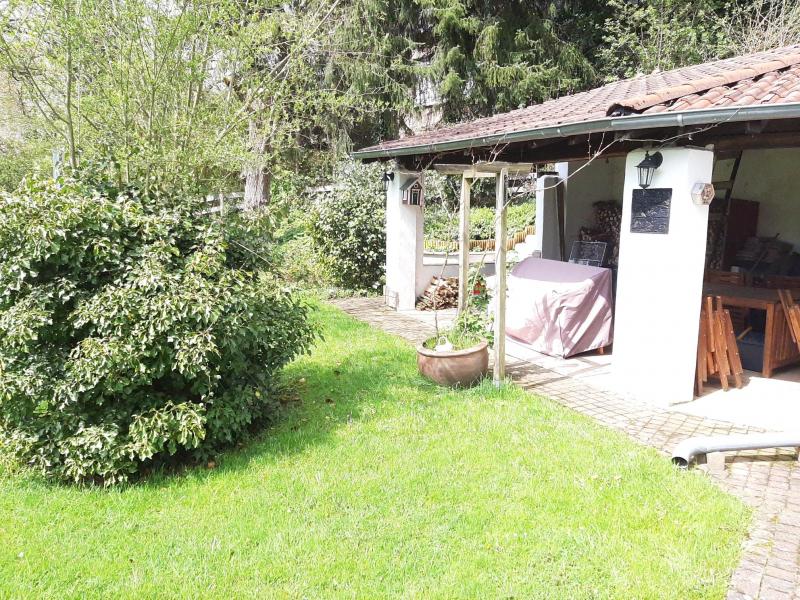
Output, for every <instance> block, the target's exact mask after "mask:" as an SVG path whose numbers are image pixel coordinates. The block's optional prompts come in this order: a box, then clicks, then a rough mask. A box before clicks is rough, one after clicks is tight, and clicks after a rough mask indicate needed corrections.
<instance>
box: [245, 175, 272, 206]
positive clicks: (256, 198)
mask: <svg viewBox="0 0 800 600" xmlns="http://www.w3.org/2000/svg"><path fill="white" fill-rule="evenodd" d="M271 183H272V174H271V173H268V172H267V171H266V170H265V169H264V167H262V166H258V165H254V166H250V167H247V169H246V171H245V184H244V210H257V209H259V208H262V207H264V206H267V205H268V204H269V199H270V184H271Z"/></svg>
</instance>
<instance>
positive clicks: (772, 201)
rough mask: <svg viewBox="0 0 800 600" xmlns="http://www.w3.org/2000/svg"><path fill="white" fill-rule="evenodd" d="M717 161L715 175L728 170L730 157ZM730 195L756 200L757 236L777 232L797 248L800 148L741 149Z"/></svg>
mask: <svg viewBox="0 0 800 600" xmlns="http://www.w3.org/2000/svg"><path fill="white" fill-rule="evenodd" d="M720 162H721V163H723V164H720V167H722V168H720V169H715V178H717V177H720V176H725V177H726V176H727V172H729V171H730V169H729V167H728V165H730V164H731V162H732V161H720ZM726 167H727V170H726ZM723 171H725V173H724V174H723V173H722V172H723ZM732 196H733V197H734V198H739V199H741V200H756V201H758V202H759V203H760V205H759V208H758V235H759V236H764V237H772V236H774V235H775V234H778V233H779V234H780V238H779V239H781V240H783V241H786V242H790V243H791V244H794V247H795V251H800V149H797V148H787V149H774V150H745V151H744V153H743V154H742V160H741V163H740V164H739V172H738V174H737V176H736V182H735V184H734V186H733V192H732Z"/></svg>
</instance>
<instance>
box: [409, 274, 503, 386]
mask: <svg viewBox="0 0 800 600" xmlns="http://www.w3.org/2000/svg"><path fill="white" fill-rule="evenodd" d="M480 271H481V269H480V265H479V266H478V267H477V268H476V269H474V271H473V273H471V274H470V283H471V285H470V286H468V289H472V290H473V293H472V294H471V295H470V296H468V298H467V300H466V302H465V307H464V310H462V311H461V313H459V315H458V317H457V318H456V319H455V321H454V322H453V324H452V325H451V326H450V327H448V328H447V329H444V330H440V329H439V319H438V314H437V316H436V318H435V324H436V335H435V336H434V337H432V338H430V339H428V340H426V341H425V342H423V343H422V344H419V345H418V346H417V367H418V368H419V372H420V373H421V374H422V375H423V376H424V377H427V378H428V379H430V380H432V381H435V382H436V383H438V384H439V385H447V386H460V387H466V386H470V385H473V384H475V383H477V382H478V381H480V380H481V379H483V378H484V377H486V375H487V373H488V372H489V344H490V343H491V332H492V327H491V325H492V323H491V319H490V317H489V314H488V302H489V301H488V293H487V290H486V281H485V279H484V278H483V276H482V275H481V272H480ZM434 310H435V311H436V310H437V308H436V307H435V306H434Z"/></svg>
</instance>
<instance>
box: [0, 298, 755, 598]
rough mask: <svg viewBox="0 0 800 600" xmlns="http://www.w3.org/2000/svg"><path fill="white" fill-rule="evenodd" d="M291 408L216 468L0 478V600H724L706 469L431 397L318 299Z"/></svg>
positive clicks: (619, 442) (476, 393)
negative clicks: (101, 479)
mask: <svg viewBox="0 0 800 600" xmlns="http://www.w3.org/2000/svg"><path fill="white" fill-rule="evenodd" d="M316 318H318V319H319V320H320V321H321V322H322V324H323V325H324V331H325V341H324V342H320V343H319V344H318V346H317V348H316V350H315V351H314V353H313V354H312V355H310V356H308V357H305V358H303V359H301V360H298V361H297V362H296V363H294V364H293V365H292V366H291V367H290V368H288V369H287V372H286V376H287V377H288V378H290V379H295V380H300V379H301V378H302V379H304V380H305V382H304V383H302V384H301V396H302V399H301V400H299V401H298V402H296V403H295V404H294V405H293V406H291V407H290V408H288V409H287V410H286V414H285V415H284V416H283V418H282V420H281V421H280V424H279V425H277V426H276V427H274V428H272V429H271V430H269V431H267V432H265V433H264V434H263V436H261V438H260V439H259V440H257V441H256V442H254V443H252V444H250V445H249V446H248V447H247V449H244V450H239V451H231V452H229V453H227V454H226V455H224V456H221V457H220V458H219V461H218V463H219V466H218V467H217V468H216V469H213V470H208V469H200V468H198V469H190V470H188V471H187V472H186V473H184V474H181V475H177V476H175V475H173V476H166V475H163V476H156V477H153V478H151V479H150V480H149V481H147V482H145V483H140V484H138V485H132V486H128V487H125V488H123V489H117V490H111V491H108V490H102V489H91V488H84V489H79V488H74V487H67V486H56V485H52V484H47V483H45V482H42V481H40V480H39V479H38V478H36V477H32V476H28V475H24V474H23V475H21V474H19V473H17V474H11V473H6V474H5V475H4V476H3V477H1V478H0V542H1V543H0V597H3V598H6V597H19V598H33V597H37V598H38V597H51V598H68V597H129V598H161V597H164V598H166V597H174V598H195V597H208V598H211V597H213V598H229V597H264V598H329V597H330V598H386V597H404V598H512V597H513V598H721V597H723V595H724V592H725V589H726V585H727V582H728V579H729V576H730V574H731V572H732V569H733V567H734V566H735V563H736V560H737V555H738V553H739V547H740V543H741V540H742V537H743V535H744V531H745V529H746V525H747V522H748V518H749V515H748V512H747V511H746V509H745V508H744V507H743V506H742V504H741V503H740V502H738V501H737V500H735V499H734V498H732V497H729V496H727V495H725V494H724V493H722V492H721V491H719V490H718V489H716V488H715V487H714V486H713V485H711V483H709V482H708V481H707V480H706V479H705V478H704V477H703V476H701V475H699V474H696V473H685V472H678V471H676V470H675V469H673V467H671V466H670V464H669V461H668V460H667V459H666V458H664V457H661V456H659V455H657V454H656V453H655V452H653V451H650V450H647V449H644V448H641V447H639V446H637V445H635V444H634V443H632V442H631V441H629V440H627V439H625V438H624V437H622V436H621V435H618V434H616V433H614V432H612V431H609V430H607V429H603V428H601V427H599V426H597V425H595V424H594V423H593V422H591V421H590V420H588V419H585V418H583V417H581V416H579V415H576V414H573V413H571V412H569V411H567V410H565V409H563V408H561V407H559V406H557V405H555V404H554V403H551V402H550V401H548V400H544V399H541V398H537V397H535V396H533V395H530V394H528V393H525V392H523V391H521V390H520V389H518V388H516V387H514V386H508V387H505V388H504V389H501V390H496V389H494V388H493V387H492V386H491V385H490V384H487V385H482V386H479V387H477V388H475V389H472V390H468V391H450V390H445V389H441V388H438V387H435V386H434V385H432V384H429V383H427V382H425V381H423V380H422V379H421V378H420V377H419V376H418V375H417V373H416V365H415V356H414V351H413V349H412V348H411V347H410V346H409V345H408V344H407V343H405V342H403V341H402V340H400V339H397V338H394V337H392V336H389V335H386V334H383V333H381V332H378V331H375V330H373V329H371V328H369V327H368V326H366V325H364V324H361V323H358V322H356V321H354V320H352V319H351V318H349V317H347V316H345V315H344V314H342V313H341V312H339V311H337V310H335V309H332V308H329V307H325V306H323V307H320V309H319V311H318V312H317V317H316Z"/></svg>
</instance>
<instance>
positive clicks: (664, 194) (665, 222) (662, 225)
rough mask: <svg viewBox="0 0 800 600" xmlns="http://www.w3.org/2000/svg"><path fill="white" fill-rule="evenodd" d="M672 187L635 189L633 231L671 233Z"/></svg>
mask: <svg viewBox="0 0 800 600" xmlns="http://www.w3.org/2000/svg"><path fill="white" fill-rule="evenodd" d="M671 200H672V188H650V189H646V190H643V189H635V190H633V208H632V210H631V233H669V205H670V202H671Z"/></svg>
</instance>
